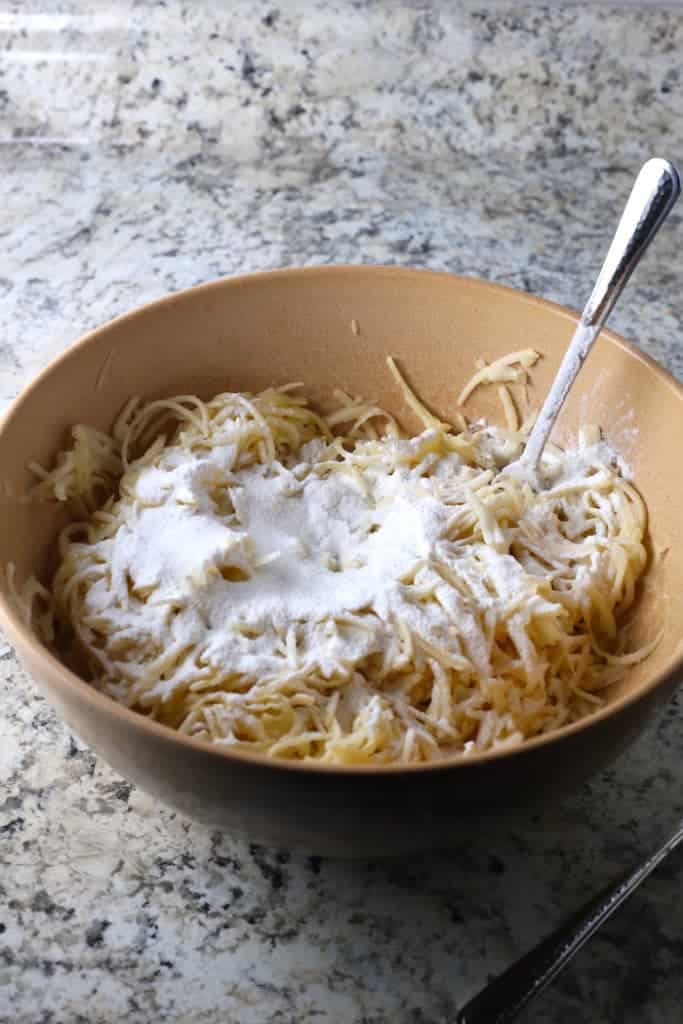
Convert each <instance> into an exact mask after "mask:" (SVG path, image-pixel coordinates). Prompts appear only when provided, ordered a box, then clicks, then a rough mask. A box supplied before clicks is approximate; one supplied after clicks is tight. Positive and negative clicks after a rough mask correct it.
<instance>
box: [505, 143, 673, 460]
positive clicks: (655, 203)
mask: <svg viewBox="0 0 683 1024" xmlns="http://www.w3.org/2000/svg"><path fill="white" fill-rule="evenodd" d="M680 191H681V181H680V177H679V174H678V171H677V170H676V168H675V167H674V166H673V164H670V163H669V161H668V160H659V159H653V160H648V161H647V163H646V164H644V165H643V167H642V168H641V171H640V174H639V175H638V177H637V178H636V181H635V184H634V186H633V189H632V191H631V195H630V196H629V199H628V202H627V203H626V207H625V209H624V212H623V213H622V215H621V220H620V221H619V226H618V227H617V230H616V234H615V235H614V238H613V240H612V244H611V245H610V247H609V252H608V253H607V256H606V258H605V262H604V263H603V265H602V270H601V271H600V274H599V275H598V279H597V281H596V282H595V287H594V288H593V291H592V292H591V296H590V298H589V300H588V302H587V303H586V306H585V308H584V311H583V313H582V314H581V320H580V321H579V324H578V327H577V328H576V331H575V333H574V337H573V338H572V340H571V343H570V345H569V348H568V349H567V351H566V353H565V356H564V359H563V360H562V363H561V365H560V368H559V370H558V371H557V376H556V377H555V380H554V381H553V386H552V387H551V389H550V392H549V394H548V397H547V398H546V400H545V402H544V403H543V408H542V409H541V412H540V414H539V417H538V419H537V420H536V423H535V425H534V428H533V430H532V431H531V434H530V435H529V440H528V441H527V443H526V448H525V449H524V452H523V454H522V455H521V457H520V458H519V460H518V461H517V463H516V464H515V463H513V464H511V465H510V466H509V467H508V469H512V468H513V466H514V465H517V466H519V467H520V468H523V469H524V470H525V471H526V472H533V471H534V470H535V469H536V467H537V466H538V462H539V459H540V457H541V454H542V452H543V448H544V447H545V443H546V441H547V440H548V438H549V436H550V432H551V430H552V429H553V427H554V425H555V420H556V419H557V417H558V415H559V412H560V409H561V408H562V406H563V404H564V401H565V399H566V397H567V395H568V394H569V390H570V388H571V386H572V384H573V383H574V381H575V380H576V377H577V375H578V373H579V370H580V369H581V367H582V366H583V364H584V362H585V359H586V356H587V355H588V353H589V352H590V350H591V348H592V346H593V342H594V341H595V339H596V338H597V336H598V334H599V333H600V330H601V328H602V327H603V325H604V323H605V321H606V320H607V317H608V316H609V315H610V313H611V312H612V309H613V307H614V304H615V302H616V301H617V299H618V298H619V296H620V295H621V293H622V291H623V288H624V285H625V284H626V282H627V281H628V279H629V277H630V276H631V274H632V273H633V271H634V270H635V268H636V267H637V265H638V263H639V262H640V258H641V256H642V255H643V253H644V252H645V250H646V249H647V247H648V245H649V244H650V242H651V241H652V239H653V238H654V237H655V235H656V234H657V231H658V230H659V228H660V227H661V226H662V224H663V223H664V221H665V220H666V218H667V216H668V214H669V212H670V211H671V208H672V207H673V205H674V203H675V202H676V200H677V199H678V196H679V194H680Z"/></svg>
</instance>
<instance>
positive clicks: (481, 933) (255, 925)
mask: <svg viewBox="0 0 683 1024" xmlns="http://www.w3.org/2000/svg"><path fill="white" fill-rule="evenodd" d="M225 6H226V7H228V8H229V9H228V10H223V9H222V6H221V5H219V4H215V3H213V2H211V0H196V2H194V3H190V2H187V3H183V2H180V0H167V2H164V3H162V2H159V3H153V2H133V0H65V2H63V3H60V4H58V5H56V4H52V3H49V2H48V0H21V2H20V0H16V2H11V0H10V2H8V0H0V37H1V41H2V49H1V50H0V53H1V57H0V141H1V142H2V146H1V147H0V169H1V172H2V173H1V177H0V180H1V181H2V212H1V214H0V403H1V405H2V406H4V405H5V404H6V403H7V402H8V401H9V400H10V399H11V398H12V397H13V396H14V395H16V393H17V392H18V391H19V389H20V388H21V386H22V385H23V384H24V383H25V382H26V381H27V380H28V379H29V378H30V377H31V376H32V375H33V374H34V373H35V372H36V371H37V370H38V369H39V368H40V367H42V366H43V365H45V363H46V362H47V361H48V360H49V359H50V358H51V357H52V356H53V355H54V354H55V353H57V352H59V351H60V350H61V349H62V348H63V347H64V346H65V345H66V344H67V343H68V342H70V341H72V340H73V339H75V338H76V337H77V336H78V335H79V334H80V333H82V332H83V331H85V330H86V329H88V328H90V327H92V326H94V325H96V324H98V323H100V322H102V321H104V320H106V319H108V318H110V317H112V316H113V315H115V314H117V313H120V312H122V311H124V310H126V309H128V308H130V307H133V306H135V305H137V304H139V303H141V302H143V301H145V300H148V299H151V298H154V297H157V296H160V295H162V294H163V293H165V292H167V291H169V290H175V289H178V288H182V287H185V286H187V285H191V284H194V283H196V282H199V281H205V280H208V279H211V278H214V277H217V276H219V275H223V274H234V273H238V272H241V271H246V270H256V269H264V268H268V267H275V266H285V265H291V264H312V263H328V262H360V261H365V262H384V263H395V264H405V265H420V266H429V267H440V268H448V269H451V270H454V271H458V272H462V273H468V274H475V275H480V276H484V277H489V278H491V279H494V280H498V281H503V282H506V283H508V284H511V285H514V286H517V287H521V288H525V289H527V290H530V291H533V292H536V293H539V294H541V295H544V296H546V297H549V298H552V299H556V300H559V301H562V302H566V303H568V304H570V305H580V304H581V301H582V300H583V298H584V297H585V295H586V294H587V290H588V289H589V288H590V285H591V283H592V280H593V277H594V274H595V272H596V270H597V268H598V266H599V263H600V261H601V259H602V256H603V252H604V249H605V246H606V243H607V240H608V238H609V236H610V234H611V231H612V228H613V225H614V224H615V221H616V218H617V216H618V213H619V211H620V208H621V206H622V205H623V202H624V200H625V197H626V195H627V193H628V189H629V186H630V182H631V179H632V176H633V174H634V172H635V171H636V170H637V168H638V166H639V164H640V162H641V161H642V160H643V159H645V158H646V157H647V156H649V155H651V154H652V153H655V152H656V153H658V154H659V155H668V154H671V155H672V157H673V158H674V159H675V158H676V157H677V156H678V157H679V158H680V157H681V153H682V151H683V113H682V111H683V104H682V97H681V82H680V54H681V53H682V52H683V10H681V9H680V8H679V9H678V10H676V9H675V6H674V8H672V9H669V10H663V9H661V10H660V9H658V7H657V5H654V6H651V7H650V8H649V9H648V10H647V12H644V11H642V12H639V11H638V10H637V9H622V10H621V11H618V10H614V9H612V8H609V7H606V6H602V5H594V4H588V3H587V4H583V5H582V4H575V5H571V6H565V7H563V8H562V9H560V8H559V7H555V8H552V7H550V8H543V7H540V6H533V7H532V6H529V7H520V6H519V5H515V7H514V9H513V8H512V7H510V6H507V5H505V4H495V5H489V6H488V7H487V6H485V5H483V4H482V5H476V4H473V3H470V4H465V3H461V4H457V3H447V2H445V0H444V2H438V0H425V2H421V3H420V4H412V3H409V2H407V0H405V2H389V0H376V2H372V3H371V2H362V0H359V2H350V0H348V2H347V0H310V2H304V0H293V2H290V3H288V4H284V3H283V4H278V3H276V2H271V3H262V2H253V0H250V2H243V0H239V2H234V3H232V4H230V5H225ZM682 229H683V224H682V221H681V214H678V215H675V216H674V218H673V220H672V224H671V226H670V227H668V228H667V229H666V231H665V232H664V233H663V234H662V236H661V238H660V239H658V241H657V243H656V246H655V248H654V249H653V251H652V252H651V253H650V254H649V255H648V258H647V260H646V261H645V263H644V264H643V266H642V268H641V269H640V270H639V271H638V274H637V276H636V278H635V279H634V281H633V282H632V285H630V286H629V289H628V292H627V294H626V295H625V296H624V299H623V301H622V303H621V306H620V309H619V311H618V312H617V313H616V314H615V316H614V319H613V323H614V326H615V327H616V328H617V329H619V330H621V331H622V332H623V333H625V334H626V335H628V336H629V337H630V338H632V339H633V340H634V341H636V342H638V343H639V344H640V345H641V346H642V347H643V348H644V349H645V350H646V351H648V352H650V353H651V354H652V355H654V356H655V357H656V358H658V359H660V360H661V361H662V362H664V363H665V364H666V365H667V366H669V367H670V368H671V369H672V370H673V371H674V372H676V373H677V374H678V375H679V376H683V348H682V346H681V343H680V339H681V337H682V336H683V335H682V327H683V324H682V318H683V303H682V301H681V294H682V292H683V269H682V266H683V265H682V263H681V260H680V256H679V252H680V249H681V239H682V238H683V233H682ZM0 694H1V697H2V702H1V705H0V709H1V710H0V864H1V865H2V871H1V872H0V1021H3V1022H4V1021H8V1022H9V1021H12V1022H13V1024H79V1022H80V1024H113V1022H118V1021H124V1020H125V1021H126V1022H127V1024H148V1022H157V1021H168V1022H173V1024H180V1022H183V1024H213V1022H219V1021H220V1022H226V1021H229V1022H233V1021H234V1022H236V1024H266V1022H273V1024H290V1022H292V1024H314V1022H315V1024H389V1022H391V1024H449V1022H451V1021H452V1020H453V1017H454V1013H455V1010H456V1008H457V1006H459V1005H460V1004H461V1003H462V1002H463V1001H464V1000H465V999H466V998H467V997H468V996H470V995H471V994H473V993H474V992H475V991H476V990H477V989H478V988H479V987H480V986H481V985H482V984H483V983H484V982H485V981H486V979H487V978H488V977H489V976H490V975H491V974H493V973H496V972H497V971H499V970H500V969H501V968H503V967H504V966H505V965H507V964H508V963H509V962H510V961H511V960H513V959H514V958H515V957H517V956H518V955H519V954H520V953H521V952H522V951H523V950H524V949H525V948H526V947H527V946H528V945H530V944H532V943H534V942H535V941H537V940H538V939H539V938H540V937H541V936H542V935H543V934H544V933H545V932H546V931H547V930H548V929H549V928H551V927H552V926H553V925H555V924H556V923H558V922H559V921H560V920H561V919H562V917H563V916H564V915H565V914H566V913H567V912H568V911H570V910H572V909H574V908H575V907H576V906H577V905H578V904H579V903H580V902H581V901H582V900H583V899H584V898H585V897H586V896H587V895H588V894H589V893H591V892H593V891H595V890H597V888H599V886H600V885H601V884H602V883H604V882H606V881H607V880H609V879H611V878H613V877H614V876H616V875H617V874H618V873H619V872H620V871H621V870H623V869H624V868H626V867H628V866H629V865H630V864H631V863H632V862H633V861H634V860H636V859H637V858H638V857H640V856H642V855H643V854H644V853H645V852H646V851H647V850H648V848H649V846H650V844H652V843H654V842H655V840H656V839H657V838H659V837H661V836H663V834H664V833H665V832H666V831H667V829H668V828H669V827H670V826H671V825H672V824H673V823H674V822H675V821H676V820H677V817H680V815H681V814H682V813H683V786H682V784H681V783H682V780H683V771H682V769H681V767H680V763H679V760H680V750H681V744H682V742H683V724H682V722H681V711H680V709H679V707H678V703H677V701H676V700H674V701H673V702H672V704H671V705H670V707H669V708H668V710H667V711H666V713H665V714H664V716H663V718H662V720H661V721H660V723H659V725H658V726H657V727H653V728H652V729H651V730H650V732H649V733H648V734H647V735H646V736H644V737H643V738H642V739H641V740H640V742H639V743H638V744H637V745H636V746H635V747H634V748H633V749H632V750H631V751H630V752H629V753H628V754H627V755H626V756H625V757H623V758H622V759H621V761H620V762H618V763H617V764H616V765H615V766H614V767H613V768H612V769H611V770H609V771H606V772H605V773H603V774H602V775H601V776H600V777H599V778H597V779H596V780H595V781H594V782H593V784H592V785H591V786H590V787H587V788H586V789H584V790H583V791H582V792H580V793H578V794H576V796H574V797H573V798H572V799H570V800H568V801H567V802H565V803H564V804H563V805H562V806H559V807H557V809H556V810H555V811H554V812H553V813H548V814H546V815H544V816H542V817H539V816H532V815H530V814H529V815H526V816H523V815H518V816H517V817H516V818H514V819H510V820H506V821H500V822H498V823H497V824H496V825H495V826H493V825H488V826H486V828H481V829H479V830H477V831H476V833H474V834H471V835H463V837H462V841H461V842H460V843H459V844H458V845H457V847H456V848H455V849H454V850H453V851H451V852H450V853H448V854H440V855H431V856H426V857H423V858H418V859H413V860H410V861H408V860H399V861H395V862H385V863H361V864H338V863H332V862H326V861H320V860H317V859H307V858H304V857H302V856H300V855H296V854H292V855H289V854H287V853H278V852H277V851H274V850H265V849H261V848H258V847H255V846H249V845H248V844H246V843H245V842H243V841H241V840H238V839H235V838H231V837H230V836H227V835H221V834H217V833H211V832H209V831H207V830H206V829H204V828H202V827H200V826H197V825H195V824H193V823H192V822H189V821H187V820H183V819H181V818H180V817H177V816H175V815H174V814H172V813H170V812H168V811H165V810H163V809H160V808H159V807H158V806H157V805H156V804H155V803H154V802H153V801H152V800H151V799H149V798H148V797H147V796H146V795H145V794H144V793H141V792H139V791H136V790H135V789H132V788H131V786H130V785H129V784H127V783H126V782H125V781H124V780H123V779H121V778H120V777H118V776H117V775H115V774H114V773H113V772H112V771H111V770H110V769H109V768H108V766H107V765H106V764H104V763H102V762H101V761H99V760H98V759H97V758H96V757H95V756H94V755H93V754H92V753H91V752H90V751H89V750H87V749H85V748H84V747H83V746H82V745H81V743H80V742H78V741H77V740H75V739H74V738H73V737H72V736H70V735H69V733H68V731H67V730H66V729H65V728H64V727H63V726H62V725H61V724H60V722H59V721H58V720H57V718H56V717H55V715H54V714H53V712H52V710H51V709H50V707H49V705H48V704H46V703H45V701H44V700H43V699H42V698H41V697H39V696H38V694H37V693H36V691H35V690H34V688H33V687H32V685H31V683H30V682H29V680H28V679H27V678H26V677H25V676H24V674H23V673H22V671H21V669H20V668H19V666H18V665H17V662H16V660H15V658H14V655H13V653H12V651H11V649H10V648H9V647H8V646H7V645H6V644H4V643H2V645H1V646H0ZM681 871H683V868H682V867H681V865H680V864H679V863H678V862H677V861H676V860H675V859H674V860H672V862H671V863H670V864H668V865H665V866H664V867H663V868H662V869H661V870H660V871H659V872H658V873H657V874H656V876H655V877H653V878H652V879H651V880H650V881H649V882H648V884H647V885H646V886H645V887H644V888H643V889H642V891H640V892H639V893H638V894H637V895H636V896H635V897H634V899H633V901H632V902H631V903H630V904H629V905H628V906H627V907H626V908H625V909H624V910H623V911H622V912H621V913H620V914H619V915H618V916H617V917H616V918H615V919H614V920H613V922H612V923H611V924H610V925H609V926H608V927H607V928H605V929H604V931H603V932H601V933H600V935H599V936H598V937H597V938H596V939H595V940H594V941H593V942H592V943H591V944H590V946H589V947H587V949H586V950H585V951H584V952H583V953H582V954H581V955H580V956H579V957H578V959H577V960H576V962H575V963H574V964H573V965H572V967H571V969H570V970H568V971H567V972H566V974H565V975H564V976H563V977H562V978H561V979H560V980H559V981H558V983H557V984H556V985H555V986H554V987H553V988H552V989H551V990H549V991H548V992H547V993H546V994H545V995H544V996H543V997H542V998H541V999H539V1001H538V1003H537V1004H536V1005H535V1006H534V1007H533V1009H532V1010H530V1012H529V1013H528V1014H527V1017H526V1019H527V1020H529V1021H532V1020H533V1021H538V1022H543V1024H550V1022H552V1024H570V1022H571V1024H578V1022H583V1021H585V1022H591V1024H612V1022H614V1024H616V1022H619V1024H635V1022H636V1021H637V1022H638V1024H677V1022H678V1021H680V1019H681V1010H680V1007H681V1002H682V1000H683V974H682V972H681V957H682V956H683V904H682V902H681V896H680V893H681V882H680V879H681Z"/></svg>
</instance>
